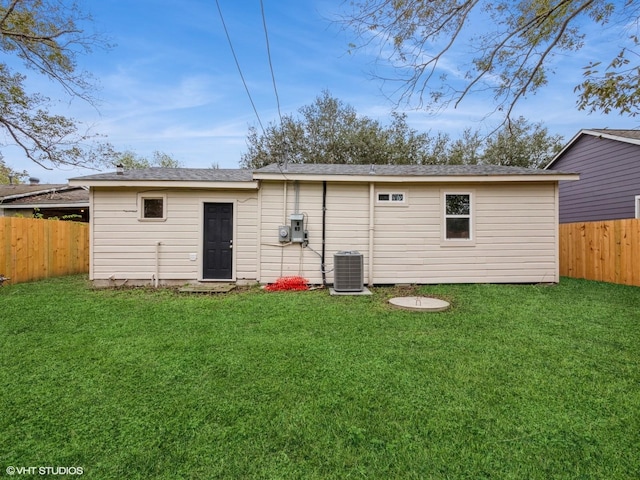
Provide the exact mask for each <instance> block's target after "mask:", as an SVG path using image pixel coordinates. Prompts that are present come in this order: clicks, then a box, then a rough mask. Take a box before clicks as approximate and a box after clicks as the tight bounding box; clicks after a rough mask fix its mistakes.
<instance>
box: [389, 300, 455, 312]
mask: <svg viewBox="0 0 640 480" xmlns="http://www.w3.org/2000/svg"><path fill="white" fill-rule="evenodd" d="M389 303H390V304H391V305H394V306H396V307H398V308H404V309H406V310H415V311H420V312H443V311H445V310H446V309H447V308H449V302H445V301H444V300H440V299H438V298H430V297H395V298H392V299H391V300H389Z"/></svg>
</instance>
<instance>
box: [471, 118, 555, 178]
mask: <svg viewBox="0 0 640 480" xmlns="http://www.w3.org/2000/svg"><path fill="white" fill-rule="evenodd" d="M563 143H564V142H563V138H562V136H560V135H550V134H549V132H548V130H547V129H546V128H545V127H543V126H542V124H541V123H536V124H533V125H532V124H530V123H528V122H527V121H526V120H525V119H524V118H522V117H520V118H518V119H516V120H515V121H513V122H512V123H511V125H510V126H509V127H507V126H505V127H503V128H502V129H501V130H500V131H498V132H496V133H495V134H493V135H491V136H490V137H489V138H487V140H486V143H485V146H484V151H483V159H482V161H483V163H485V164H491V165H510V166H513V167H527V168H544V167H546V166H547V165H548V164H549V162H550V161H551V160H552V159H553V157H555V156H556V154H558V153H559V152H560V150H562V147H563Z"/></svg>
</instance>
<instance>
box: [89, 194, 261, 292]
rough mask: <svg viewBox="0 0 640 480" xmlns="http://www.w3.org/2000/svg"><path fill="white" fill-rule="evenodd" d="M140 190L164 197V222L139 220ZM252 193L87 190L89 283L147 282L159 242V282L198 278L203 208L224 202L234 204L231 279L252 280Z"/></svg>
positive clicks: (254, 196) (254, 231) (254, 222)
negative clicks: (110, 280)
mask: <svg viewBox="0 0 640 480" xmlns="http://www.w3.org/2000/svg"><path fill="white" fill-rule="evenodd" d="M143 192H144V194H145V195H147V194H153V193H162V194H166V201H167V205H166V208H167V219H166V221H155V222H148V221H139V212H138V207H139V203H138V199H139V194H143ZM257 195H258V194H257V192H255V191H252V192H244V191H226V190H225V191H220V192H219V191H214V190H188V189H175V190H174V189H165V190H161V191H160V190H151V191H150V190H148V189H145V190H141V189H140V190H139V189H99V188H95V189H92V196H93V198H92V200H93V202H92V212H91V223H92V235H93V243H92V245H93V254H92V259H91V276H92V279H94V280H101V279H102V280H104V279H108V278H114V279H136V280H148V279H151V278H153V275H154V274H155V270H156V243H157V242H161V245H160V253H159V264H160V268H159V270H160V275H159V278H160V280H185V281H187V280H198V279H199V278H200V275H201V264H202V248H203V247H202V235H203V233H202V232H203V229H202V222H203V204H204V203H205V202H229V203H234V271H235V279H237V280H244V279H248V280H255V279H256V268H257V248H256V244H257V238H256V237H257V223H258V217H257ZM191 254H195V255H196V260H195V261H192V260H190V258H189V257H190V255H191Z"/></svg>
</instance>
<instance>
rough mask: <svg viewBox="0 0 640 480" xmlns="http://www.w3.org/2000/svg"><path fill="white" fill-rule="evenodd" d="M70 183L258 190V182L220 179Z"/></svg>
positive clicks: (75, 182) (79, 183) (77, 181)
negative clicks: (222, 180)
mask: <svg viewBox="0 0 640 480" xmlns="http://www.w3.org/2000/svg"><path fill="white" fill-rule="evenodd" d="M69 185H75V186H86V187H91V188H96V187H99V188H110V187H131V188H136V187H144V188H201V189H208V190H222V189H226V190H257V189H258V182H255V181H239V182H220V181H204V180H197V181H190V180H87V179H82V178H79V179H73V178H72V179H70V180H69Z"/></svg>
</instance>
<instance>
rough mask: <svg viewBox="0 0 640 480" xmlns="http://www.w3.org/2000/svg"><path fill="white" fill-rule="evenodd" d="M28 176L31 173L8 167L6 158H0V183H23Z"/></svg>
mask: <svg viewBox="0 0 640 480" xmlns="http://www.w3.org/2000/svg"><path fill="white" fill-rule="evenodd" d="M28 176H29V174H28V173H27V172H26V171H22V172H18V171H16V170H13V169H12V168H10V167H8V166H7V165H6V164H5V163H4V160H2V159H1V158H0V185H7V184H9V183H13V184H17V183H22V182H23V181H24V179H25V178H27V177H28Z"/></svg>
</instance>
